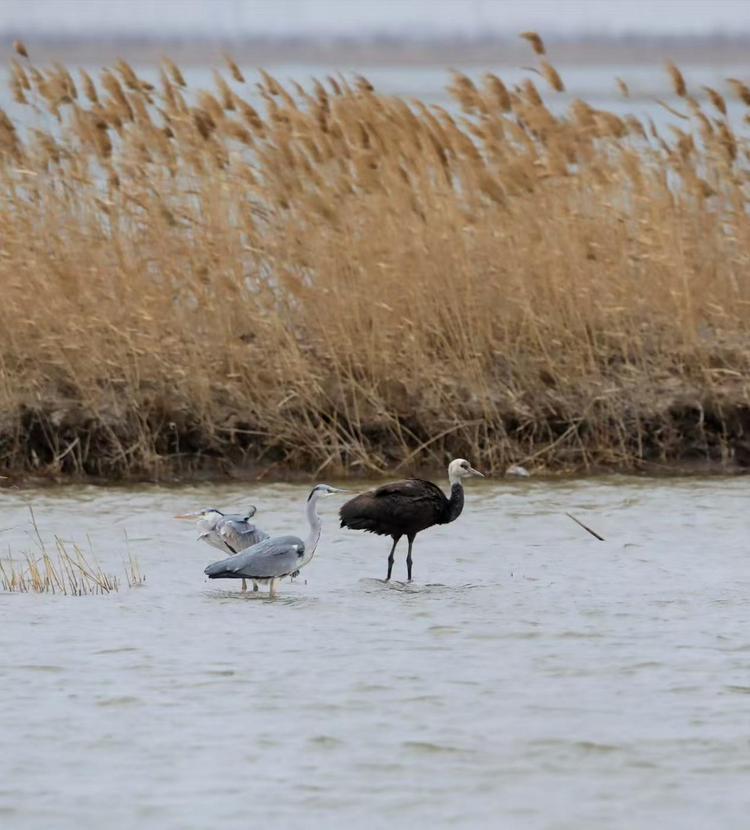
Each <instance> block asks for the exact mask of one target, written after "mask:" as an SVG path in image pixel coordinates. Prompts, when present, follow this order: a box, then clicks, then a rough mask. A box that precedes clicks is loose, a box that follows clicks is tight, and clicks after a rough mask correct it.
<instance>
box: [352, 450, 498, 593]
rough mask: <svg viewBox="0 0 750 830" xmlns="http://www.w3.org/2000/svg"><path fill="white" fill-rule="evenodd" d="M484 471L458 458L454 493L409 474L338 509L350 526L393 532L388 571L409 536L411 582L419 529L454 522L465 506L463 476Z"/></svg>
mask: <svg viewBox="0 0 750 830" xmlns="http://www.w3.org/2000/svg"><path fill="white" fill-rule="evenodd" d="M472 476H480V477H481V478H484V475H483V474H482V473H480V472H479V471H478V470H475V469H474V468H473V467H471V466H470V464H469V462H468V461H466V460H465V459H463V458H457V459H456V460H455V461H451V463H450V464H449V465H448V480H449V481H450V485H451V494H450V498H448V497H447V496H446V495H445V493H443V491H442V490H441V489H440V488H439V487H438V486H437V485H436V484H433V483H432V482H431V481H424V480H423V479H421V478H407V479H405V480H404V481H394V482H393V483H392V484H384V485H383V486H382V487H378V488H376V489H375V490H368V491H367V492H366V493H361V494H360V495H358V496H355V497H354V498H353V499H350V500H349V501H348V502H347V503H346V504H345V505H344V506H343V507H342V508H341V510H340V511H339V516H340V517H341V527H347V528H349V529H350V530H365V531H367V532H368V533H376V534H378V535H379V536H390V537H391V539H393V547H392V548H391V552H390V554H389V556H388V575H387V576H386V582H387V581H388V580H389V579H390V578H391V573H392V571H393V556H394V554H395V552H396V545H397V544H398V543H399V540H400V539H401V537H402V536H406V538H407V539H408V540H409V552H408V553H407V555H406V571H407V576H408V579H409V582H411V578H412V576H411V566H412V558H411V551H412V545H413V544H414V539H415V537H416V535H417V534H418V533H420V532H421V531H423V530H426V529H427V528H428V527H432V526H433V525H444V524H448V523H449V522H454V521H455V520H456V519H457V518H458V517H459V516H460V515H461V511H462V510H463V509H464V488H463V480H464V479H465V478H470V477H472Z"/></svg>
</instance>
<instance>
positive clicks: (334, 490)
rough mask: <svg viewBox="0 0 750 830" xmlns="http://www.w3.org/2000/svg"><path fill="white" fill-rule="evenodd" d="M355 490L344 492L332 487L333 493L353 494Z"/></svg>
mask: <svg viewBox="0 0 750 830" xmlns="http://www.w3.org/2000/svg"><path fill="white" fill-rule="evenodd" d="M353 492H354V490H343V489H342V488H341V487H331V493H332V494H333V493H353Z"/></svg>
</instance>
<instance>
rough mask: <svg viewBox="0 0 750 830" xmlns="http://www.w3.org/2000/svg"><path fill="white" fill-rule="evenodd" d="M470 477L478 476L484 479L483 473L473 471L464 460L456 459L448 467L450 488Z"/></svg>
mask: <svg viewBox="0 0 750 830" xmlns="http://www.w3.org/2000/svg"><path fill="white" fill-rule="evenodd" d="M471 476H479V477H480V478H484V473H480V472H479V470H475V469H474V468H473V467H472V466H471V465H470V464H469V462H468V461H467V460H466V459H465V458H456V459H455V460H454V461H451V463H450V464H449V465H448V478H449V479H450V483H451V487H452V486H453V485H454V484H460V483H461V481H462V480H463V479H465V478H470V477H471Z"/></svg>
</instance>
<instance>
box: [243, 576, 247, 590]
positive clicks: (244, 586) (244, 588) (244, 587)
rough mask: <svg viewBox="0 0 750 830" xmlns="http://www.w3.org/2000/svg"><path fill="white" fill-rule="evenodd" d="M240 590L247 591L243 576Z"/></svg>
mask: <svg viewBox="0 0 750 830" xmlns="http://www.w3.org/2000/svg"><path fill="white" fill-rule="evenodd" d="M242 590H243V591H247V580H246V579H245V578H244V577H243V578H242Z"/></svg>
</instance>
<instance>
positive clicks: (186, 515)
mask: <svg viewBox="0 0 750 830" xmlns="http://www.w3.org/2000/svg"><path fill="white" fill-rule="evenodd" d="M199 516H200V513H180V515H179V516H172V518H173V519H197V518H198V517H199Z"/></svg>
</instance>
